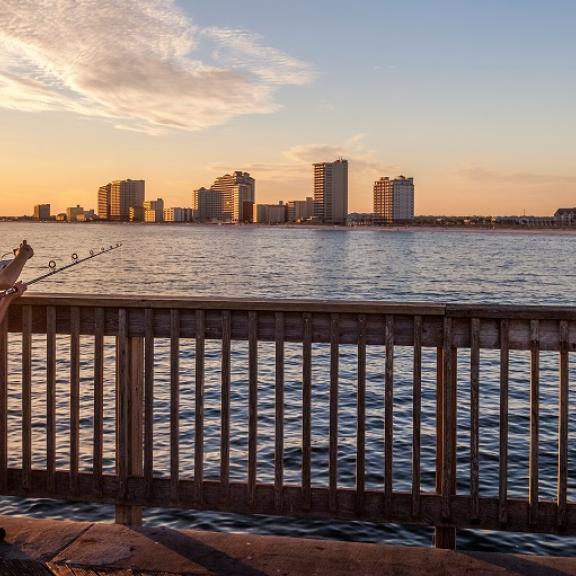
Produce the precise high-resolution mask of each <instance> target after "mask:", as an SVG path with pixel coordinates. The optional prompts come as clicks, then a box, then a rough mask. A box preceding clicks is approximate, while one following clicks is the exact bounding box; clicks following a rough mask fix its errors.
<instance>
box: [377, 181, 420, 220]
mask: <svg viewBox="0 0 576 576" xmlns="http://www.w3.org/2000/svg"><path fill="white" fill-rule="evenodd" d="M374 214H376V216H377V218H378V220H380V221H381V222H385V223H387V224H393V223H395V222H412V221H413V220H414V178H406V177H405V176H398V178H393V179H391V178H388V177H386V178H380V180H376V182H374Z"/></svg>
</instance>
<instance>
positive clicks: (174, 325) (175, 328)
mask: <svg viewBox="0 0 576 576" xmlns="http://www.w3.org/2000/svg"><path fill="white" fill-rule="evenodd" d="M170 318H171V335H170V495H171V498H172V499H173V500H174V502H177V501H178V498H179V481H180V312H179V311H178V310H171V311H170Z"/></svg>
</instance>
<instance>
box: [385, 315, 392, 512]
mask: <svg viewBox="0 0 576 576" xmlns="http://www.w3.org/2000/svg"><path fill="white" fill-rule="evenodd" d="M384 338H385V346H386V362H385V374H384V501H385V506H386V510H390V507H391V505H392V491H393V487H394V468H393V462H392V458H393V454H394V317H393V316H390V315H387V316H386V332H385V337H384Z"/></svg>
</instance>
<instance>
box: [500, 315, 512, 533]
mask: <svg viewBox="0 0 576 576" xmlns="http://www.w3.org/2000/svg"><path fill="white" fill-rule="evenodd" d="M509 327H510V324H509V321H508V319H506V318H504V319H503V320H501V321H500V474H499V487H498V498H499V504H498V518H499V521H500V523H501V524H502V525H504V524H506V523H507V522H508V389H509V372H510V350H509V341H510V337H509Z"/></svg>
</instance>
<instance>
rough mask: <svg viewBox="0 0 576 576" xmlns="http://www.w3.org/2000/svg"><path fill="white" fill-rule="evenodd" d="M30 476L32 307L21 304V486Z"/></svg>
mask: <svg viewBox="0 0 576 576" xmlns="http://www.w3.org/2000/svg"><path fill="white" fill-rule="evenodd" d="M31 476H32V307H31V306H28V305H26V306H22V487H23V488H24V490H29V489H30V487H31Z"/></svg>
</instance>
